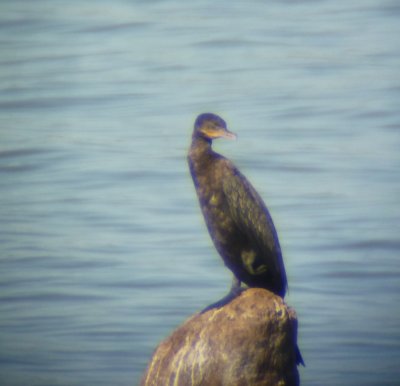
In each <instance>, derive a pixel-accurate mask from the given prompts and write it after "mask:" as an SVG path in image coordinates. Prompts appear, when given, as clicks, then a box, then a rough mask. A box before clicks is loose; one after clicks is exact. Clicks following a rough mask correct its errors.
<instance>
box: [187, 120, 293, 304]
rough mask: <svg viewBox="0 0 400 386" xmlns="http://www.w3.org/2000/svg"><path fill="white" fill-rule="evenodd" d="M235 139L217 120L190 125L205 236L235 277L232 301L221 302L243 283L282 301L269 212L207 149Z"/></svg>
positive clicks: (191, 155) (282, 286)
mask: <svg viewBox="0 0 400 386" xmlns="http://www.w3.org/2000/svg"><path fill="white" fill-rule="evenodd" d="M235 137H236V136H235V134H233V133H232V132H230V131H229V130H228V129H227V126H226V123H225V121H224V120H223V119H222V118H220V117H219V116H218V115H215V114H211V113H206V114H201V115H199V116H198V117H197V119H196V121H195V124H194V130H193V136H192V144H191V146H190V150H189V154H188V162H189V167H190V172H191V175H192V178H193V182H194V186H195V188H196V192H197V195H198V198H199V201H200V207H201V210H202V212H203V215H204V218H205V221H206V224H207V228H208V231H209V233H210V236H211V238H212V240H213V242H214V245H215V247H216V249H217V251H218V252H219V254H220V255H221V257H222V259H223V260H224V262H225V265H226V266H227V267H228V268H229V269H230V270H231V271H232V272H233V274H234V281H233V285H232V289H231V292H230V295H228V296H227V297H226V298H224V299H223V300H222V301H221V302H223V303H226V302H228V301H229V300H231V299H232V298H233V297H235V296H236V294H237V293H238V292H239V291H240V283H241V282H243V283H245V284H247V286H249V287H259V288H265V289H268V290H270V291H271V292H273V293H275V294H277V295H279V296H281V297H282V298H283V297H284V296H285V293H286V289H287V279H286V273H285V267H284V265H283V260H282V253H281V248H280V246H279V240H278V236H277V233H276V230H275V227H274V224H273V222H272V218H271V216H270V214H269V212H268V209H267V207H266V206H265V204H264V202H263V200H262V199H261V197H260V196H259V194H258V193H257V192H256V190H255V189H254V188H253V186H252V185H251V184H250V182H249V181H248V180H247V179H246V177H245V176H244V175H243V174H241V173H240V171H239V170H238V169H237V168H236V167H235V165H234V164H233V163H232V162H231V161H229V160H228V159H226V158H225V157H223V156H222V155H220V154H218V153H216V152H214V151H213V150H212V148H211V143H212V140H213V139H216V138H231V139H233V138H235ZM223 303H222V304H218V303H216V304H215V305H212V306H218V305H223ZM212 306H211V308H212Z"/></svg>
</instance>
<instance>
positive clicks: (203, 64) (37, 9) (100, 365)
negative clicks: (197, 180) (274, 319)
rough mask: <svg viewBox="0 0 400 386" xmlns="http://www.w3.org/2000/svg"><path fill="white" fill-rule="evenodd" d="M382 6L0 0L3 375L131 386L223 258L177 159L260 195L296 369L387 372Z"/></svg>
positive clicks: (391, 129) (397, 62)
mask: <svg viewBox="0 0 400 386" xmlns="http://www.w3.org/2000/svg"><path fill="white" fill-rule="evenodd" d="M399 17H400V6H399V3H398V2H397V1H395V0H393V1H390V0H387V1H379V0H365V1H364V0H363V1H361V0H359V1H353V2H349V1H342V0H339V1H335V2H329V1H322V0H315V1H296V2H295V1H264V2H262V1H251V2H247V3H246V4H244V3H243V4H241V3H239V2H231V1H230V2H228V1H221V2H218V3H217V4H216V3H215V2H212V1H199V2H196V3H190V2H185V1H180V0H166V1H146V2H145V1H123V0H118V1H113V2H110V1H96V2H93V1H87V0H86V1H75V0H73V1H69V2H64V1H57V0H54V1H44V0H41V1H35V2H33V1H26V0H25V1H24V0H21V1H2V2H1V4H0V32H1V33H0V52H1V55H0V87H1V89H0V289H1V291H0V385H7V386H13V385H24V386H25V385H44V386H52V385H65V386H67V385H68V386H71V385H72V386H74V385H110V384H112V385H121V386H122V385H135V384H137V383H138V381H139V378H140V375H141V373H142V372H143V370H144V368H145V366H146V363H147V361H148V360H149V358H150V355H151V353H152V351H153V349H154V348H155V347H156V345H157V344H158V342H159V341H160V340H161V339H163V338H164V337H166V336H167V335H168V334H169V333H170V332H171V331H172V330H173V329H174V328H175V327H176V326H178V325H179V324H180V323H181V322H183V321H184V320H185V319H186V318H187V317H189V316H190V315H191V314H192V313H193V312H195V311H197V310H199V309H201V308H202V307H204V306H205V305H207V304H209V303H211V302H212V301H215V300H216V299H218V298H220V297H221V296H222V295H223V294H224V293H225V292H226V290H227V288H228V286H229V284H230V274H229V272H228V271H227V269H225V268H224V267H223V265H222V262H221V261H220V259H219V257H218V256H217V254H216V252H215V250H214V248H213V246H212V245H211V241H210V239H209V237H208V234H207V231H206V228H205V226H204V224H203V219H202V218H201V215H200V212H199V208H198V204H197V201H196V198H195V193H194V189H193V186H192V182H191V180H190V176H189V174H188V170H187V165H186V160H185V155H186V151H187V147H188V144H189V141H190V135H191V128H192V123H193V121H194V119H195V117H196V115H197V114H198V113H200V112H204V111H213V112H217V113H220V114H221V115H222V116H223V117H224V118H225V119H226V120H227V122H228V124H229V126H230V128H231V130H232V131H234V132H236V133H238V136H239V139H238V141H236V142H229V143H228V142H226V143H222V142H221V143H217V144H216V147H217V149H218V150H219V151H221V152H223V153H224V154H225V155H227V156H228V157H230V158H232V159H233V160H235V162H236V164H237V165H238V166H239V167H240V168H241V170H242V171H243V172H244V173H245V174H246V175H247V176H248V177H249V179H250V180H251V181H252V182H253V184H254V185H255V187H256V188H257V189H258V191H259V192H260V193H261V195H262V196H263V197H264V199H265V200H266V202H267V205H268V206H269V207H270V210H271V212H272V215H273V218H274V220H275V222H276V225H277V228H278V231H279V235H280V240H281V244H282V247H283V251H284V259H285V264H286V269H287V272H288V276H289V285H290V293H289V296H288V297H287V302H288V303H289V304H290V305H292V306H293V307H295V308H296V310H297V312H298V316H299V321H300V327H299V344H300V347H301V349H302V352H303V356H304V358H305V361H306V363H307V367H306V368H302V369H301V379H302V384H303V385H311V386H319V385H325V386H336V385H349V386H350V385H351V386H358V385H360V386H361V385H363V386H374V385H387V386H390V385H398V384H399V379H400V366H399V365H400V363H399V358H400V330H399V328H400V327H399V326H400V280H399V275H400V262H399V257H400V256H399V254H400V237H399V234H400V205H399V204H400V202H399V197H400V171H399V170H400V151H399V149H400V110H399V106H400V74H399V69H400V44H399V36H400V22H399Z"/></svg>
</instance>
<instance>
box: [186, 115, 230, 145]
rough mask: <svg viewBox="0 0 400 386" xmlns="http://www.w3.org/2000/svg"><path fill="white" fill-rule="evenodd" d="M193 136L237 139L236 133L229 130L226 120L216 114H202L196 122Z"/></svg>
mask: <svg viewBox="0 0 400 386" xmlns="http://www.w3.org/2000/svg"><path fill="white" fill-rule="evenodd" d="M193 137H200V138H204V139H206V140H208V141H212V140H213V139H216V138H228V139H236V134H234V133H232V132H231V131H229V130H228V129H227V127H226V122H225V121H224V120H223V119H222V118H221V117H219V116H218V115H216V114H212V113H205V114H200V115H199V116H198V117H197V119H196V121H195V123H194V130H193Z"/></svg>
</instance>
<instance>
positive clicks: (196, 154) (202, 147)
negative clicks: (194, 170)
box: [189, 136, 213, 160]
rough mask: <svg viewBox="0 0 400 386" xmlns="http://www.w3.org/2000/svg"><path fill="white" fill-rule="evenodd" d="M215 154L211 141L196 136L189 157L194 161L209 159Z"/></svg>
mask: <svg viewBox="0 0 400 386" xmlns="http://www.w3.org/2000/svg"><path fill="white" fill-rule="evenodd" d="M212 154H213V150H212V148H211V141H210V140H207V139H206V138H202V137H197V136H194V137H193V138H192V144H191V146H190V150H189V157H190V158H192V159H193V160H199V159H205V158H209V157H210V156H211V155H212Z"/></svg>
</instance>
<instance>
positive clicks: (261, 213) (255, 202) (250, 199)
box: [223, 165, 287, 288]
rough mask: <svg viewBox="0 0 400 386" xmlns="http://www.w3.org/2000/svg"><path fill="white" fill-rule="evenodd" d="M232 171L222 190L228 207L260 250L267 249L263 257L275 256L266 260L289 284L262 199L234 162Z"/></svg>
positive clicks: (271, 224) (242, 229) (277, 241)
mask: <svg viewBox="0 0 400 386" xmlns="http://www.w3.org/2000/svg"><path fill="white" fill-rule="evenodd" d="M229 166H230V167H229V169H231V170H230V173H226V175H225V178H224V179H223V191H224V194H225V197H226V202H227V204H228V210H229V212H230V214H231V216H232V218H233V219H234V221H235V223H236V225H237V226H238V227H239V229H241V231H242V232H243V233H244V234H245V235H246V236H247V237H248V238H249V239H250V240H251V241H252V242H253V243H255V244H256V245H257V246H258V248H259V250H261V251H263V252H265V253H264V256H263V257H264V258H265V259H268V256H276V258H275V259H273V261H266V263H267V265H268V266H271V265H272V267H273V269H274V270H276V271H277V272H278V273H279V275H280V276H281V280H282V281H283V286H284V288H286V287H287V279H286V273H285V268H284V265H283V260H282V254H281V249H280V245H279V240H278V236H277V233H276V230H275V226H274V224H273V222H272V218H271V215H270V214H269V212H268V209H267V207H266V206H265V204H264V202H263V200H262V198H261V197H260V196H259V194H258V193H257V192H256V190H255V189H254V188H253V186H252V185H251V184H250V182H249V181H248V180H247V179H246V177H245V176H244V175H243V174H241V173H240V172H239V170H237V169H236V168H235V167H234V166H233V165H229Z"/></svg>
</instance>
